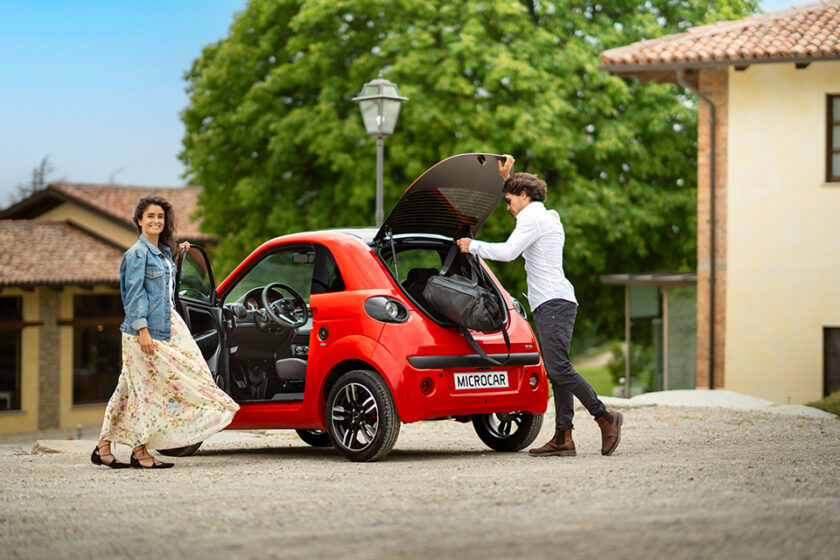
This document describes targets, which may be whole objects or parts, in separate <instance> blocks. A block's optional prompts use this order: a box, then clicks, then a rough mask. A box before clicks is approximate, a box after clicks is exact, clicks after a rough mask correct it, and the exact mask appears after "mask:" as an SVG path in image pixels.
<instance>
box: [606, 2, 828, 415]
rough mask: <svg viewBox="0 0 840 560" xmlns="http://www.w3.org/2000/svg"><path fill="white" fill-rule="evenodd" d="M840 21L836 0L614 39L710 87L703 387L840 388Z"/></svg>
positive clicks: (701, 133)
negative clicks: (634, 39)
mask: <svg viewBox="0 0 840 560" xmlns="http://www.w3.org/2000/svg"><path fill="white" fill-rule="evenodd" d="M838 29H840V1H837V0H833V1H824V2H820V3H816V4H810V5H806V6H801V7H799V8H794V9H791V10H786V11H784V12H778V13H774V14H765V15H759V16H752V17H749V18H746V19H743V20H739V21H735V22H724V23H719V24H715V25H710V26H704V27H699V28H694V29H690V30H688V31H687V32H685V33H680V34H677V35H670V36H667V37H662V38H659V39H655V40H651V41H644V42H640V43H634V44H632V45H629V46H627V47H621V48H618V49H613V50H610V51H606V52H605V53H603V56H602V59H603V62H604V65H603V66H602V68H603V69H605V70H607V71H609V72H611V73H613V74H615V75H618V76H623V77H634V78H638V79H640V80H643V81H647V80H656V81H660V82H672V83H675V84H679V85H681V86H683V87H686V88H687V89H689V90H693V91H694V92H695V93H696V94H698V95H697V96H698V103H697V105H698V125H699V126H698V150H699V153H698V255H697V261H698V270H697V281H698V297H697V383H698V388H717V389H729V390H732V391H737V392H739V393H744V394H748V395H753V396H756V397H761V398H765V399H768V400H771V401H773V402H776V403H781V404H786V403H804V402H809V401H814V400H818V399H820V398H822V397H823V396H825V395H827V394H828V393H830V392H833V391H836V390H838V389H840V288H838V284H837V279H838V278H840V236H838V235H837V228H838V225H840V33H838ZM712 113H714V117H713V115H712ZM712 255H714V258H713V259H712V258H711V256H712ZM710 372H711V375H710Z"/></svg>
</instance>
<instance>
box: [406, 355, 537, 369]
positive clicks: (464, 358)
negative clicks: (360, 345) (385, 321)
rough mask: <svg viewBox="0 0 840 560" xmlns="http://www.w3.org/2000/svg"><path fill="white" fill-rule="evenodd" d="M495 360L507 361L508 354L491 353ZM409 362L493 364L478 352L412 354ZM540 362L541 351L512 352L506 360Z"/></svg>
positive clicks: (425, 364) (429, 366)
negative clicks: (449, 354) (435, 354)
mask: <svg viewBox="0 0 840 560" xmlns="http://www.w3.org/2000/svg"><path fill="white" fill-rule="evenodd" d="M489 356H490V357H491V358H493V359H494V360H498V361H500V362H505V359H506V358H507V357H508V355H507V354H489ZM408 363H409V364H411V366H412V367H414V368H417V369H452V368H468V367H490V366H496V367H498V364H493V363H492V362H489V361H487V360H485V359H484V358H482V357H481V356H479V355H478V354H464V355H460V356H411V357H410V358H409V359H408ZM539 363H540V353H539V352H520V353H516V354H511V355H510V359H509V360H507V361H506V362H505V364H504V365H506V366H535V365H537V364H539Z"/></svg>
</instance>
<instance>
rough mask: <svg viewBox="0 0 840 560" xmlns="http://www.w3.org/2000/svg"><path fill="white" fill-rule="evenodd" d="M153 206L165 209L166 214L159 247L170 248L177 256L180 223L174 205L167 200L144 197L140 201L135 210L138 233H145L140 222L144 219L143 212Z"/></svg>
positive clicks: (135, 223) (159, 238)
mask: <svg viewBox="0 0 840 560" xmlns="http://www.w3.org/2000/svg"><path fill="white" fill-rule="evenodd" d="M152 205H156V206H160V207H161V208H163V214H164V222H163V231H162V232H160V236H159V237H158V245H165V246H167V247H169V249H170V251H172V255H175V253H176V250H177V249H176V246H175V229H176V227H177V226H178V223H177V220H176V219H175V211H174V210H172V205H171V204H169V202H167V201H166V199H164V198H161V197H159V196H144V197H143V198H141V199H140V201H139V202H138V203H137V206H136V207H135V208H134V225H135V226H137V233H143V230H142V229H141V228H140V220H141V219H142V218H143V212H145V211H146V208H148V207H149V206H152Z"/></svg>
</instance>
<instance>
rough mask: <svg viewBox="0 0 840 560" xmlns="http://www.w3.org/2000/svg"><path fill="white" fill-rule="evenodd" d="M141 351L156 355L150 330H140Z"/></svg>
mask: <svg viewBox="0 0 840 560" xmlns="http://www.w3.org/2000/svg"><path fill="white" fill-rule="evenodd" d="M140 350H142V351H143V352H145V353H146V354H154V353H155V341H154V340H152V335H150V334H149V329H140Z"/></svg>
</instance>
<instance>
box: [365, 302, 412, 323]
mask: <svg viewBox="0 0 840 560" xmlns="http://www.w3.org/2000/svg"><path fill="white" fill-rule="evenodd" d="M365 311H366V312H367V314H368V315H370V316H371V317H373V318H374V319H376V320H377V321H382V322H383V323H404V322H405V321H407V320H408V309H407V308H406V306H405V305H403V304H402V302H400V301H398V300H395V299H393V298H388V297H384V296H376V297H372V298H370V299H368V300H367V301H365Z"/></svg>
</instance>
